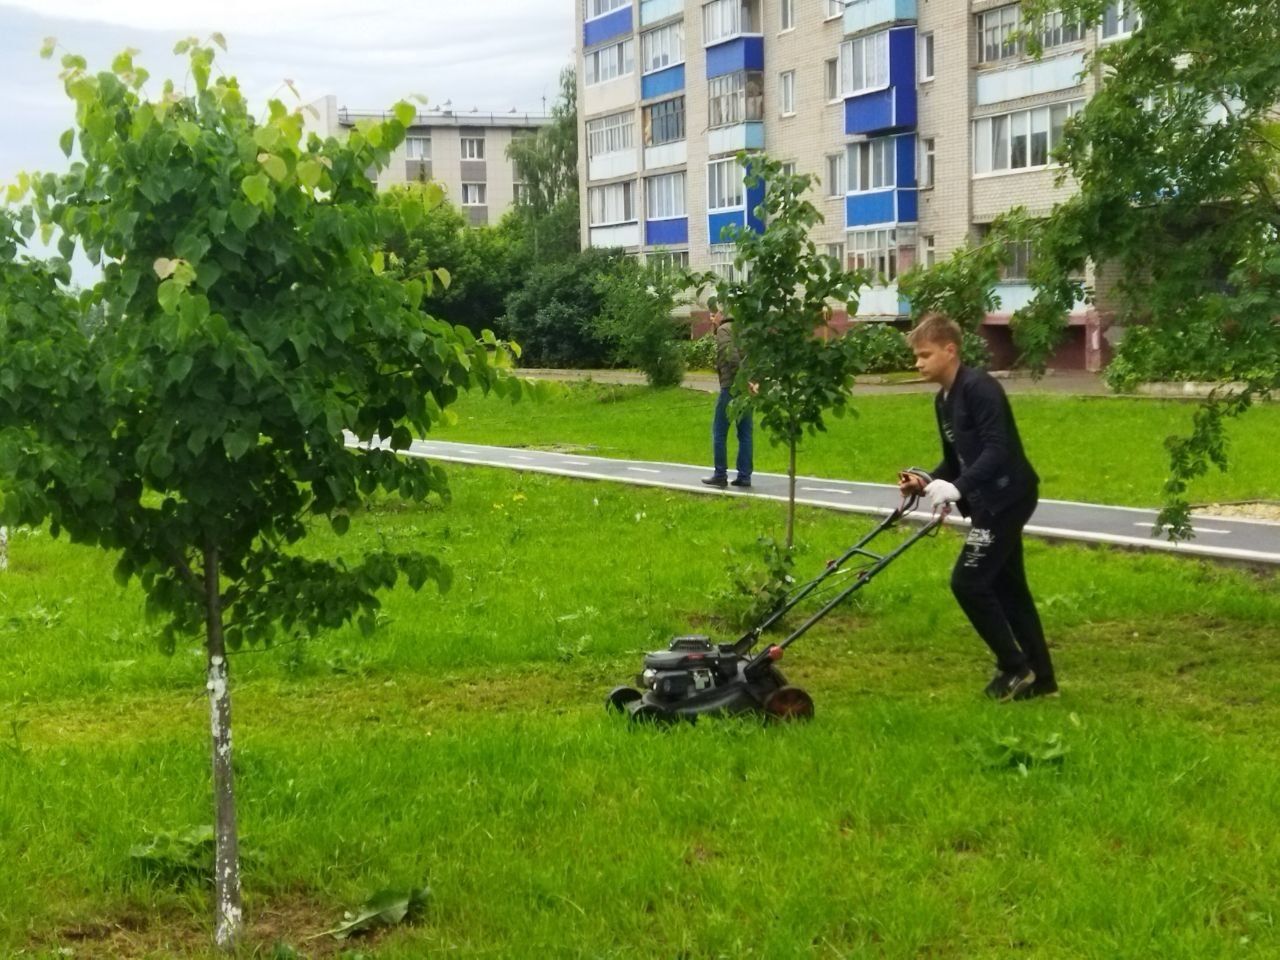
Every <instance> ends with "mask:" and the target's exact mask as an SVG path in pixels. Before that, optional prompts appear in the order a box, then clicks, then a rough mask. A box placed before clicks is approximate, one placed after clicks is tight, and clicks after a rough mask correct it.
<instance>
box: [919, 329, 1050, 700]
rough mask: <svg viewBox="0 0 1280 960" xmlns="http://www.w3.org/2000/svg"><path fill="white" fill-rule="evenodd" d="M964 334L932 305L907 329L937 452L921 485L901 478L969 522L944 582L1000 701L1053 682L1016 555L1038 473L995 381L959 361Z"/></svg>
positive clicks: (1041, 692) (1046, 689)
mask: <svg viewBox="0 0 1280 960" xmlns="http://www.w3.org/2000/svg"><path fill="white" fill-rule="evenodd" d="M962 336H963V334H962V332H961V330H960V327H959V325H957V324H956V323H955V321H953V320H951V319H949V318H947V317H944V316H941V315H939V314H930V315H928V316H926V317H925V318H924V319H922V320H921V321H920V323H919V324H918V325H917V326H916V327H915V329H914V330H912V331H911V333H910V334H908V336H907V343H908V344H909V345H910V346H911V349H912V352H913V353H915V357H916V369H917V370H918V371H919V372H920V374H921V376H923V377H924V378H925V379H926V380H928V381H930V382H932V383H936V384H938V385H939V386H940V387H941V388H942V389H941V390H939V391H938V394H937V396H936V397H935V398H934V412H935V415H936V417H937V421H938V432H939V434H940V435H941V438H942V462H941V463H940V464H938V466H937V467H936V468H935V469H934V470H933V480H932V482H930V483H928V484H927V485H926V484H925V483H924V481H923V480H922V479H921V478H920V477H917V476H914V475H912V474H909V473H902V474H899V477H898V480H899V487H900V489H901V490H902V492H903V494H904V495H909V494H913V493H915V494H920V493H923V494H925V495H926V496H927V497H928V498H929V500H930V503H931V504H932V506H933V507H934V508H935V509H937V508H939V507H941V506H943V505H944V504H948V503H958V504H959V506H960V510H961V512H962V513H964V514H965V516H967V517H969V519H970V521H971V523H972V526H971V528H970V530H969V536H968V537H967V539H966V540H965V544H964V548H963V549H962V550H961V551H960V556H959V558H958V559H957V560H956V565H955V569H954V570H953V571H952V574H951V591H952V593H954V594H955V597H956V600H957V601H958V602H959V603H960V607H961V609H963V610H964V612H965V615H966V616H967V617H968V618H969V622H970V623H972V624H973V628H974V629H975V630H976V631H977V632H978V635H979V636H980V637H982V639H983V640H984V641H985V642H986V644H987V646H988V647H990V648H991V652H992V653H993V654H995V658H996V674H995V676H994V677H992V679H991V682H990V683H989V684H987V688H986V690H985V693H986V695H987V696H988V697H991V698H992V699H995V700H999V701H1001V702H1007V701H1009V700H1024V699H1029V698H1031V697H1042V696H1053V695H1054V694H1056V693H1057V692H1058V683H1057V680H1056V679H1055V677H1054V672H1053V663H1052V661H1051V660H1050V659H1049V648H1048V645H1047V644H1046V643H1045V639H1044V629H1043V628H1042V627H1041V624H1040V615H1039V613H1037V611H1036V604H1035V600H1034V599H1033V598H1032V596H1031V589H1030V587H1028V585H1027V573H1026V569H1025V567H1024V566H1023V559H1022V528H1023V527H1025V526H1026V525H1027V521H1028V520H1030V519H1031V515H1032V513H1034V512H1035V509H1036V504H1037V503H1038V502H1039V487H1040V478H1039V476H1037V474H1036V472H1035V470H1034V469H1033V468H1032V466H1031V464H1030V462H1029V461H1028V460H1027V457H1026V454H1025V453H1024V452H1023V449H1022V440H1021V438H1020V437H1019V436H1018V425H1017V423H1016V422H1015V421H1014V419H1013V410H1012V409H1011V408H1010V406H1009V399H1008V397H1006V396H1005V392H1004V389H1003V388H1002V387H1001V386H1000V383H999V381H997V380H996V379H995V378H994V377H992V376H991V375H990V374H988V373H986V372H985V371H983V370H977V369H974V368H972V367H966V366H965V365H964V364H962V363H961V362H960V346H961V340H962Z"/></svg>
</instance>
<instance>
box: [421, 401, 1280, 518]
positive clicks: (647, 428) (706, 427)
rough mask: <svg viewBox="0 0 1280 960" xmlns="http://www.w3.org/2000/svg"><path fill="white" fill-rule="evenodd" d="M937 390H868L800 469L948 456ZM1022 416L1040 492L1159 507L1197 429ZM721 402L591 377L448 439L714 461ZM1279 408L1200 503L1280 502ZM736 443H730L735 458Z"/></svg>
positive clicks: (477, 415) (1156, 404)
mask: <svg viewBox="0 0 1280 960" xmlns="http://www.w3.org/2000/svg"><path fill="white" fill-rule="evenodd" d="M932 403H933V400H932V396H931V395H930V394H908V395H897V396H878V397H873V396H862V397H857V398H856V399H855V407H856V409H857V411H858V414H859V415H858V416H854V417H844V418H842V419H833V420H832V421H831V422H830V423H829V424H828V431H827V432H826V433H824V434H819V435H818V436H816V437H813V438H811V439H808V440H807V441H806V443H805V446H804V449H803V450H802V451H801V453H800V458H799V471H800V473H802V474H806V475H809V476H820V477H840V478H845V479H850V480H864V481H876V482H883V483H888V482H891V481H892V480H893V478H894V476H895V475H896V474H897V471H898V470H900V469H901V468H902V467H904V466H907V465H918V466H923V467H925V468H926V469H932V468H933V466H934V465H935V464H936V463H937V462H938V460H939V457H940V454H939V448H938V439H937V430H936V428H935V426H934V420H933V407H932ZM1013 405H1014V412H1015V414H1016V416H1017V418H1018V424H1019V429H1020V432H1021V434H1022V438H1023V443H1024V445H1025V446H1026V448H1027V453H1028V456H1029V457H1030V458H1031V461H1032V463H1034V464H1035V467H1036V470H1037V471H1038V472H1039V473H1040V477H1041V488H1040V492H1041V496H1043V497H1048V498H1053V499H1061V500H1087V501H1092V502H1101V503H1114V504H1123V505H1126V506H1156V505H1158V504H1159V503H1160V502H1161V496H1162V494H1161V488H1162V485H1163V483H1164V479H1165V476H1166V475H1167V470H1168V455H1167V454H1166V452H1165V449H1164V443H1163V441H1164V438H1165V437H1167V436H1169V435H1170V434H1185V433H1187V432H1189V430H1190V427H1191V416H1192V413H1193V411H1194V410H1195V405H1194V403H1189V402H1184V401H1172V400H1149V399H1139V398H1122V397H1078V396H1062V395H1055V394H1022V395H1018V396H1015V397H1014V398H1013ZM713 406H714V398H713V397H712V396H711V395H709V394H705V393H698V392H695V391H690V390H678V389H673V390H652V389H649V388H645V387H622V386H609V385H601V384H591V383H586V384H583V383H577V384H568V385H565V386H564V387H563V388H562V389H560V390H558V391H557V392H556V394H555V395H554V396H553V397H552V398H551V399H548V400H544V401H542V402H529V403H521V404H519V405H516V406H512V405H511V404H510V403H508V402H506V401H501V400H496V399H484V398H480V397H468V398H465V399H464V400H462V401H461V402H460V403H459V404H458V405H457V406H456V407H455V408H454V410H455V412H456V413H457V415H458V422H457V424H456V425H454V426H452V427H449V428H447V429H443V430H441V431H440V432H439V433H438V434H433V436H437V437H438V438H439V439H441V440H459V441H466V442H472V443H493V444H500V445H510V446H531V447H540V448H547V449H566V450H572V451H576V452H582V453H592V454H595V455H598V456H605V457H624V458H635V459H645V460H665V461H670V462H676V463H709V462H710V456H711V451H710V434H711V411H712V408H713ZM1277 445H1280V405H1277V404H1266V405H1261V406H1259V407H1257V408H1255V409H1254V410H1252V411H1250V412H1248V413H1247V414H1246V415H1245V416H1244V417H1243V418H1241V419H1240V420H1239V421H1238V422H1237V423H1235V424H1232V425H1231V439H1230V446H1229V448H1228V452H1229V455H1230V458H1231V469H1230V471H1229V472H1228V473H1225V474H1224V473H1220V472H1218V471H1217V470H1213V471H1212V472H1211V473H1210V474H1208V475H1207V476H1206V477H1204V478H1202V479H1200V480H1198V481H1197V482H1196V483H1195V484H1194V485H1193V487H1192V489H1191V491H1190V496H1191V498H1192V501H1193V502H1198V503H1206V502H1212V501H1219V500H1255V499H1280V466H1278V465H1277V458H1276V447H1277ZM732 449H733V448H732V444H731V446H730V450H731V454H730V456H731V458H732ZM756 469H757V470H761V471H765V472H776V473H783V472H785V470H786V454H785V451H784V450H783V449H782V448H778V447H774V446H772V445H771V444H769V442H768V441H767V439H766V438H765V437H764V436H763V435H762V433H761V432H760V431H759V430H757V433H756Z"/></svg>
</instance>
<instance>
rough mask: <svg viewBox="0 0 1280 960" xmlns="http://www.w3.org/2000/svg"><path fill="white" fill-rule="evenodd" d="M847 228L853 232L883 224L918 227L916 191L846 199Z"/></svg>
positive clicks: (898, 189)
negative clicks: (916, 225)
mask: <svg viewBox="0 0 1280 960" xmlns="http://www.w3.org/2000/svg"><path fill="white" fill-rule="evenodd" d="M844 210H845V214H844V216H845V226H846V227H848V228H849V229H850V230H853V229H855V228H860V227H873V226H879V225H881V224H898V223H915V222H916V221H917V220H918V219H919V205H918V203H917V200H916V188H915V187H914V186H911V187H892V188H890V189H888V190H873V191H869V192H867V193H851V194H849V195H848V196H847V197H845V201H844Z"/></svg>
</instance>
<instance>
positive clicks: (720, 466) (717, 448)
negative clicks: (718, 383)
mask: <svg viewBox="0 0 1280 960" xmlns="http://www.w3.org/2000/svg"><path fill="white" fill-rule="evenodd" d="M730 399H731V398H730V396H729V388H728V387H722V388H721V390H720V396H719V397H718V398H717V399H716V414H715V416H714V417H713V418H712V420H711V454H712V458H713V459H714V461H715V475H716V476H717V477H728V475H729V457H728V455H727V453H726V444H727V442H728V440H729V400H730ZM738 479H739V480H750V479H751V412H750V411H748V412H747V413H745V414H744V415H743V416H741V417H739V418H738Z"/></svg>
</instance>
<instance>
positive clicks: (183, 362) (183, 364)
mask: <svg viewBox="0 0 1280 960" xmlns="http://www.w3.org/2000/svg"><path fill="white" fill-rule="evenodd" d="M191 364H192V360H191V355H190V354H189V353H178V354H174V355H173V356H172V357H170V358H169V365H168V367H167V368H166V372H167V373H168V374H169V380H170V382H171V383H181V382H183V381H184V380H186V379H187V374H189V373H190V372H191Z"/></svg>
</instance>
